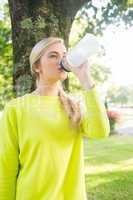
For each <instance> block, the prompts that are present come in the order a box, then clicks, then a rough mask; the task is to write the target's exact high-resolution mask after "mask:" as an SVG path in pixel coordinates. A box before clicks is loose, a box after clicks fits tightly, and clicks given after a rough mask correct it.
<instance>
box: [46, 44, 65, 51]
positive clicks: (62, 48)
mask: <svg viewBox="0 0 133 200" xmlns="http://www.w3.org/2000/svg"><path fill="white" fill-rule="evenodd" d="M52 51H56V52H59V53H65V52H66V51H67V50H66V47H65V45H64V44H63V43H61V42H58V43H55V44H52V45H50V46H49V47H48V49H47V50H46V53H49V52H52Z"/></svg>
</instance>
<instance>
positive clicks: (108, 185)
mask: <svg viewBox="0 0 133 200" xmlns="http://www.w3.org/2000/svg"><path fill="white" fill-rule="evenodd" d="M84 143H85V146H84V147H85V148H84V152H85V179H86V187H87V196H88V199H89V200H133V136H121V137H120V136H111V137H109V138H107V139H102V140H88V139H85V140H84Z"/></svg>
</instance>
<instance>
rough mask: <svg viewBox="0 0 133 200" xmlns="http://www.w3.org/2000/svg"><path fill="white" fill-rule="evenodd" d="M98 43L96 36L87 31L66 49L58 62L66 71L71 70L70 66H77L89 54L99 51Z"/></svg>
mask: <svg viewBox="0 0 133 200" xmlns="http://www.w3.org/2000/svg"><path fill="white" fill-rule="evenodd" d="M100 48H101V46H100V43H99V42H98V40H97V38H96V36H94V35H93V34H90V33H87V34H86V35H85V36H84V37H83V38H82V39H81V40H80V41H79V43H78V44H77V45H76V46H75V47H74V48H72V49H71V50H70V51H68V53H67V55H66V57H65V58H63V59H62V61H61V62H60V66H61V68H62V69H64V70H65V71H67V72H71V68H74V67H79V66H80V65H81V64H83V63H84V62H85V61H86V60H87V59H88V58H89V57H90V56H92V55H95V54H97V53H99V52H100Z"/></svg>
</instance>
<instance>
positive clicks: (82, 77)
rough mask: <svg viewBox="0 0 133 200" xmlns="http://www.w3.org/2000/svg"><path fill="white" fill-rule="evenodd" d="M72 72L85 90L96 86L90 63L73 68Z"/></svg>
mask: <svg viewBox="0 0 133 200" xmlns="http://www.w3.org/2000/svg"><path fill="white" fill-rule="evenodd" d="M71 70H72V72H73V73H74V74H75V75H76V76H77V77H78V79H79V81H80V83H81V85H82V86H83V87H84V89H90V88H91V87H92V86H93V85H94V84H95V83H94V81H93V80H92V77H91V73H90V66H89V63H88V61H86V62H84V63H83V64H82V65H80V66H79V67H73V68H72V67H71Z"/></svg>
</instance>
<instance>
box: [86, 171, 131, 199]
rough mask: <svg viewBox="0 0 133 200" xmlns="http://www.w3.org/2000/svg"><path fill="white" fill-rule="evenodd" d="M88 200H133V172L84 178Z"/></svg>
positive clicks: (119, 172)
mask: <svg viewBox="0 0 133 200" xmlns="http://www.w3.org/2000/svg"><path fill="white" fill-rule="evenodd" d="M85 180H86V187H87V197H88V200H133V171H115V172H106V173H99V174H93V175H92V174H90V175H86V176H85Z"/></svg>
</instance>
